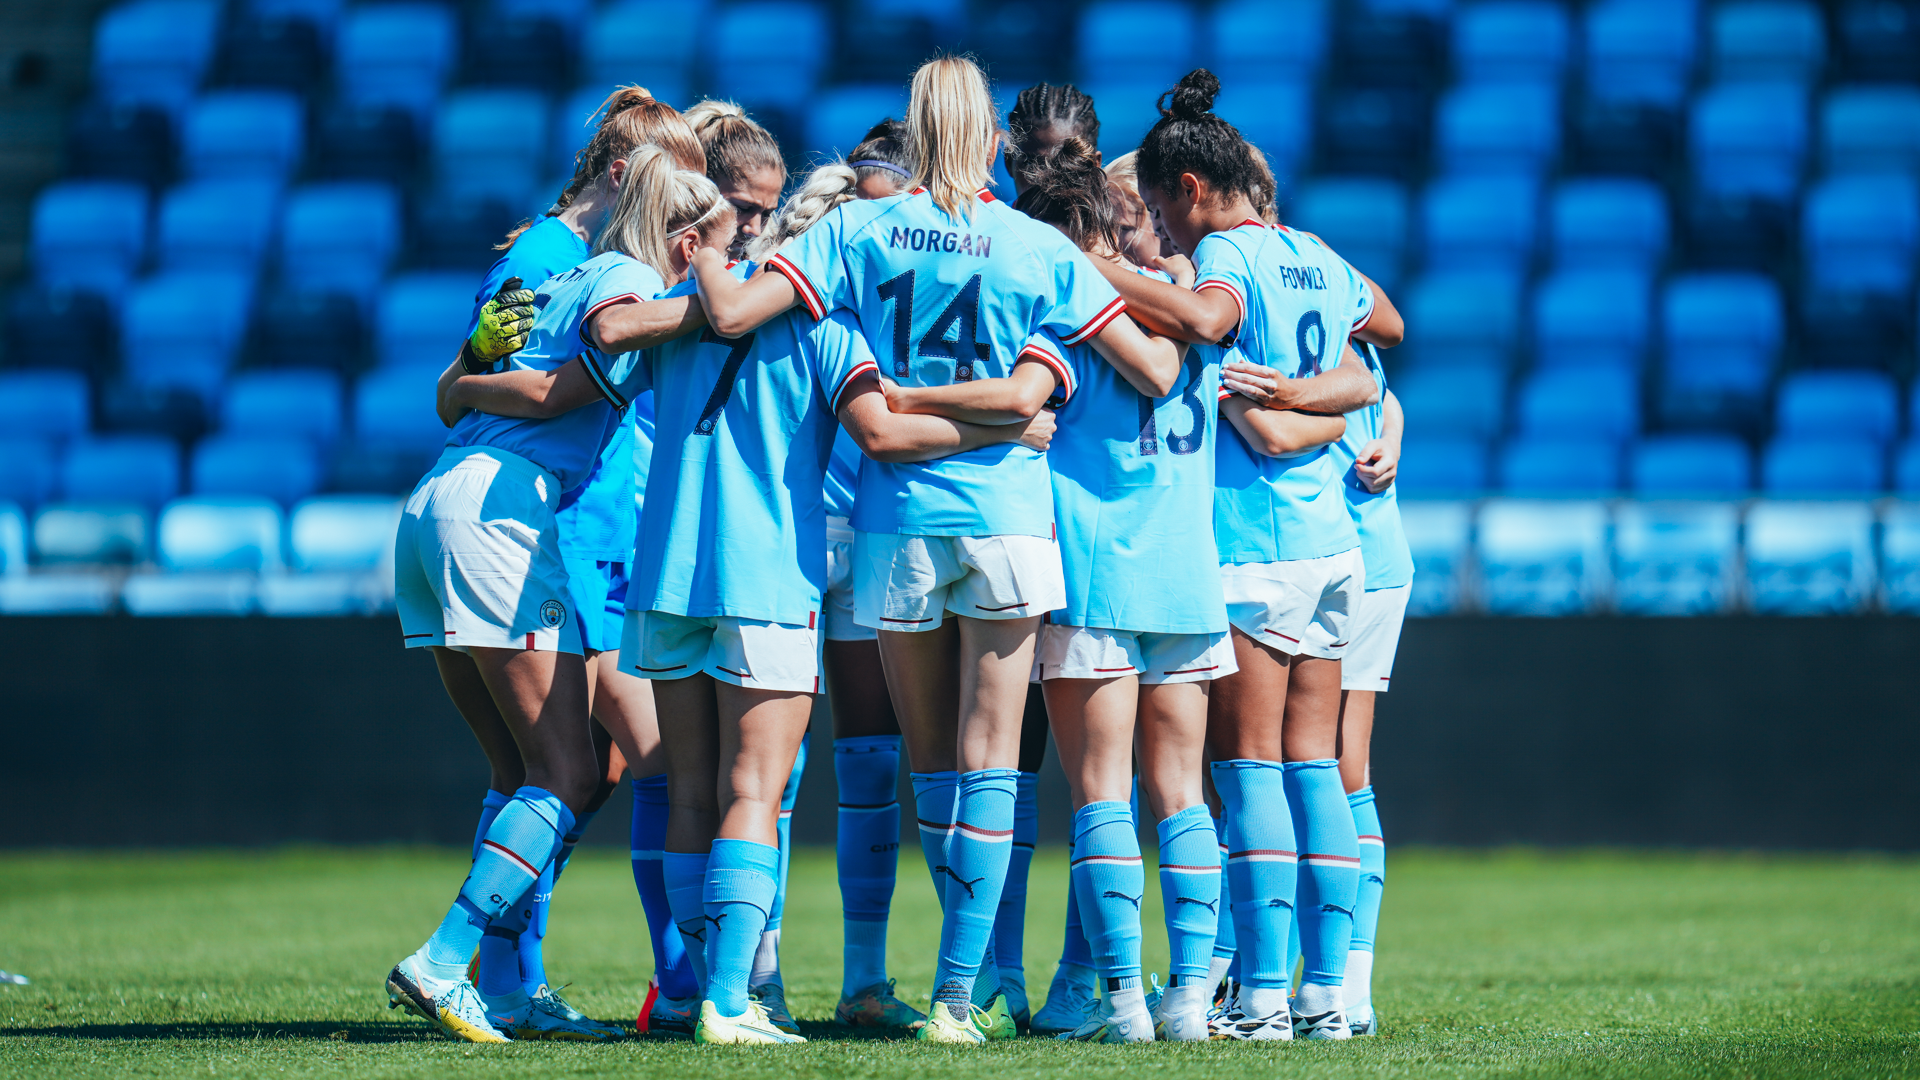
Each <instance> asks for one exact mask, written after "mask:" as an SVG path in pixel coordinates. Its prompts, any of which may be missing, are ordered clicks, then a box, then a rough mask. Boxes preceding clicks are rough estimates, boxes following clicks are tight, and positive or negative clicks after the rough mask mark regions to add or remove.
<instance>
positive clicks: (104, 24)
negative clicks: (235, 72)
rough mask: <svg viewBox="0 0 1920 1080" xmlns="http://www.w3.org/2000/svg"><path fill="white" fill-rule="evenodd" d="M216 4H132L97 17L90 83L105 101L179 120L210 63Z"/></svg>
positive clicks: (155, 0)
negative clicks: (154, 109) (148, 107)
mask: <svg viewBox="0 0 1920 1080" xmlns="http://www.w3.org/2000/svg"><path fill="white" fill-rule="evenodd" d="M219 27H220V3H219V2H218V0H134V2H133V3H129V4H123V5H121V6H119V7H117V8H114V9H113V10H112V11H109V12H107V13H106V14H105V15H104V16H102V17H101V19H100V22H99V23H98V24H97V25H96V26H95V27H94V35H93V81H94V85H95V87H96V88H97V89H98V90H99V93H100V95H101V96H102V97H104V98H106V99H107V100H109V101H125V102H144V103H150V104H154V105H158V106H160V107H161V108H163V109H165V110H167V111H168V112H170V113H173V114H174V115H176V116H177V115H178V114H179V112H180V110H181V109H182V108H183V107H185V105H186V103H187V101H188V100H189V99H190V98H192V97H193V92H194V90H195V89H196V88H198V87H199V85H200V80H201V79H202V77H204V76H205V75H206V72H207V65H208V64H210V63H212V61H213V50H214V44H215V41H216V38H217V35H218V33H219Z"/></svg>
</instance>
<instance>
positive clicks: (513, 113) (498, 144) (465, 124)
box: [433, 89, 550, 205]
mask: <svg viewBox="0 0 1920 1080" xmlns="http://www.w3.org/2000/svg"><path fill="white" fill-rule="evenodd" d="M549 112H550V107H549V105H548V103H547V99H546V97H545V95H543V94H540V93H538V92H536V91H533V90H500V89H487V90H457V91H454V92H453V93H451V94H448V95H447V99H446V101H444V102H443V103H442V104H441V106H440V110H439V113H438V116H437V118H436V120H435V122H434V129H433V156H434V167H435V170H436V173H437V175H438V178H439V193H440V195H441V196H443V197H446V198H452V199H468V200H472V199H497V200H499V201H501V202H508V203H513V204H515V205H519V204H521V203H524V202H527V201H528V200H529V199H531V198H532V197H533V192H534V189H535V187H536V186H537V185H539V184H541V183H542V182H544V181H545V179H546V172H547V153H548V146H547V139H548V136H547V117H548V114H549Z"/></svg>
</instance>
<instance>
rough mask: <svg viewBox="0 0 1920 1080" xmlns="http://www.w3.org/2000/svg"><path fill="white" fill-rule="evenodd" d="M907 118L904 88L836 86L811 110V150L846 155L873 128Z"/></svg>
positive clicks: (808, 131)
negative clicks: (878, 124)
mask: <svg viewBox="0 0 1920 1080" xmlns="http://www.w3.org/2000/svg"><path fill="white" fill-rule="evenodd" d="M906 115H907V93H906V87H904V86H836V87H833V88H831V89H828V90H823V91H821V92H820V93H819V94H818V95H816V96H815V97H814V99H813V106H812V107H811V108H809V109H808V110H807V148H808V149H809V150H811V151H813V152H815V153H821V154H835V153H837V154H841V155H843V156H844V155H846V154H849V153H851V152H852V150H853V148H854V147H856V146H858V145H860V140H861V139H862V138H863V137H864V136H865V135H866V133H867V131H868V130H869V129H870V128H872V127H873V125H875V124H877V123H879V122H880V121H882V120H884V119H886V118H887V117H889V116H891V117H893V118H894V119H895V120H900V119H904V118H905V117H906Z"/></svg>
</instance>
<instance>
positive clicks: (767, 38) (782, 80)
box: [705, 0, 832, 112]
mask: <svg viewBox="0 0 1920 1080" xmlns="http://www.w3.org/2000/svg"><path fill="white" fill-rule="evenodd" d="M710 25H711V26H712V32H711V34H710V36H707V37H706V39H705V40H706V42H707V45H708V48H709V50H710V54H711V57H712V61H711V66H710V67H709V68H708V71H709V75H710V77H711V78H712V79H713V82H714V85H715V87H716V88H717V89H718V90H719V92H720V95H721V96H723V97H726V98H728V99H730V100H733V101H738V102H740V103H741V104H744V105H748V106H755V105H757V106H762V107H765V106H774V107H778V108H782V109H786V110H791V111H796V112H797V111H798V110H800V109H801V108H802V107H803V106H804V105H805V104H806V103H807V102H808V101H809V99H810V98H811V96H812V94H813V88H814V86H815V85H816V84H818V83H819V81H820V75H821V72H822V70H823V69H824V68H825V67H826V60H827V58H828V57H829V56H830V55H831V52H832V50H831V48H830V47H829V42H830V41H831V40H832V38H831V35H830V34H829V32H828V27H827V17H826V13H825V12H823V11H822V10H821V9H820V8H818V7H816V6H814V5H813V4H811V3H804V2H802V0H743V2H741V3H737V4H729V5H727V6H726V7H724V8H721V9H720V11H719V12H718V14H717V15H715V16H714V17H713V19H712V21H711V23H710Z"/></svg>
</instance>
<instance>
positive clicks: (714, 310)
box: [693, 248, 800, 338]
mask: <svg viewBox="0 0 1920 1080" xmlns="http://www.w3.org/2000/svg"><path fill="white" fill-rule="evenodd" d="M693 278H694V281H695V282H697V283H698V284H699V286H700V303H701V305H702V306H703V307H704V308H705V309H706V315H707V322H708V324H709V325H711V326H712V327H713V332H714V333H716V334H719V335H720V336H721V337H723V338H737V337H739V336H740V335H742V334H746V333H750V332H752V331H753V330H756V329H758V328H759V327H760V325H761V324H763V323H765V322H766V321H767V320H769V319H771V318H773V317H774V316H776V315H778V314H780V313H781V312H783V311H785V310H787V309H788V308H790V307H792V306H793V305H795V304H797V303H799V302H800V294H799V292H798V291H796V290H795V289H794V287H793V282H791V281H789V280H787V276H786V275H785V274H778V273H769V272H768V271H767V269H766V267H764V266H763V267H761V268H760V269H759V270H758V271H756V272H755V273H754V275H753V276H752V277H750V278H748V279H747V280H745V281H741V280H740V279H739V278H736V277H734V276H733V274H731V273H730V272H728V270H727V259H726V256H725V255H724V254H722V253H721V252H720V251H718V250H716V249H714V248H701V249H699V250H698V251H695V252H694V253H693Z"/></svg>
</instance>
